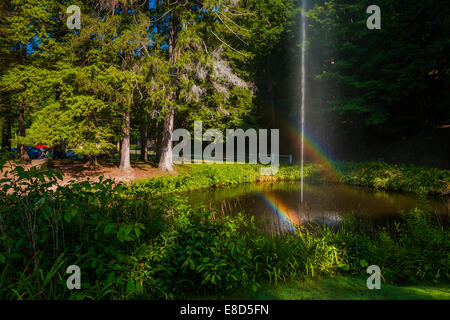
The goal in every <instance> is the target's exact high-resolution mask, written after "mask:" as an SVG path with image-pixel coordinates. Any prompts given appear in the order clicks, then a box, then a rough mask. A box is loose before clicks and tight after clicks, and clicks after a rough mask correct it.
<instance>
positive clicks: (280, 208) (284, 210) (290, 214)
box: [259, 191, 303, 231]
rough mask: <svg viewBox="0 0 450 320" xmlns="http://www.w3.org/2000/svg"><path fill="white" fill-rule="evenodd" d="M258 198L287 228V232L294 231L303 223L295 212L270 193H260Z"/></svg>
mask: <svg viewBox="0 0 450 320" xmlns="http://www.w3.org/2000/svg"><path fill="white" fill-rule="evenodd" d="M259 197H260V198H261V199H262V200H263V201H264V203H265V204H266V205H267V206H268V207H269V208H270V209H271V210H272V211H273V212H274V213H275V214H276V215H277V216H278V217H279V218H280V220H281V221H283V222H285V224H286V225H287V226H288V228H289V231H294V230H295V229H296V228H297V227H298V226H301V225H302V224H303V222H302V221H301V220H300V218H299V215H298V213H297V212H295V210H293V209H292V208H290V207H288V206H287V205H286V204H284V202H283V200H282V199H280V198H279V197H277V196H276V195H275V194H273V193H271V192H267V191H266V192H261V193H260V194H259Z"/></svg>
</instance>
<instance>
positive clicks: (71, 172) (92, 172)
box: [1, 159, 178, 185]
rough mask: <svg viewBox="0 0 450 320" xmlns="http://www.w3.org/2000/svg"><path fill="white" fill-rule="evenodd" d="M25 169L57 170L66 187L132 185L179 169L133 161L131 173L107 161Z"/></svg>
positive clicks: (48, 162)
mask: <svg viewBox="0 0 450 320" xmlns="http://www.w3.org/2000/svg"><path fill="white" fill-rule="evenodd" d="M15 166H16V163H15V162H8V163H7V164H6V165H5V167H4V168H3V170H1V172H4V171H9V170H11V169H12V168H14V167H15ZM21 166H22V167H24V168H25V169H30V168H31V167H33V166H35V167H38V168H40V167H44V166H45V167H47V168H48V169H53V170H57V171H59V172H62V173H63V179H62V180H60V181H59V185H66V184H68V183H69V182H70V181H76V182H82V181H86V180H90V181H98V180H99V178H100V177H103V179H111V180H114V181H116V182H124V183H130V182H132V181H135V180H140V179H144V178H152V177H161V176H168V175H177V174H178V170H177V169H178V168H177V167H175V171H174V172H173V173H165V172H161V171H160V170H158V166H157V165H156V164H154V163H153V162H145V163H144V162H142V161H132V163H131V166H132V169H131V170H129V171H122V170H119V164H118V163H115V162H112V161H106V162H99V164H98V165H97V166H95V167H94V166H89V165H88V164H87V163H85V162H83V161H80V160H51V159H42V160H32V161H31V163H29V164H25V165H24V164H21Z"/></svg>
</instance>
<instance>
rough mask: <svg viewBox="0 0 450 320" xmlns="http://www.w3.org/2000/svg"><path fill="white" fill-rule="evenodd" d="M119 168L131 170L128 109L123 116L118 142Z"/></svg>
mask: <svg viewBox="0 0 450 320" xmlns="http://www.w3.org/2000/svg"><path fill="white" fill-rule="evenodd" d="M119 169H120V170H123V171H126V170H131V164H130V110H129V109H128V108H127V110H126V111H125V113H124V116H123V125H122V142H121V144H120V165H119Z"/></svg>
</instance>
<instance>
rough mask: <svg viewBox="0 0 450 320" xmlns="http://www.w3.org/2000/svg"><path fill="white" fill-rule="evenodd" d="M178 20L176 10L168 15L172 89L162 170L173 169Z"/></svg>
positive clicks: (162, 142) (161, 161)
mask: <svg viewBox="0 0 450 320" xmlns="http://www.w3.org/2000/svg"><path fill="white" fill-rule="evenodd" d="M179 26H180V21H179V18H178V15H177V13H176V12H173V13H172V14H171V15H170V20H169V62H170V64H171V66H172V68H171V70H170V73H171V76H172V77H171V79H172V84H171V85H172V91H171V92H170V96H169V100H170V101H171V105H170V106H169V107H168V113H167V115H166V118H165V120H164V127H163V131H162V139H161V158H160V160H159V169H160V170H162V171H169V172H170V171H173V160H172V133H173V121H174V116H175V110H174V107H173V106H174V105H175V101H176V98H177V94H176V87H177V84H178V72H177V70H176V68H175V62H176V61H177V58H178V52H177V49H176V42H177V37H178V31H179V30H178V29H179Z"/></svg>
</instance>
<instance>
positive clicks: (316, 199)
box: [188, 182, 450, 233]
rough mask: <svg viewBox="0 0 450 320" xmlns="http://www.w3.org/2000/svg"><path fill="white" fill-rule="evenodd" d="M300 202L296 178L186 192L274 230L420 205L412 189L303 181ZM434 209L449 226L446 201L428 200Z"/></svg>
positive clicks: (377, 217)
mask: <svg viewBox="0 0 450 320" xmlns="http://www.w3.org/2000/svg"><path fill="white" fill-rule="evenodd" d="M303 191H304V202H303V203H301V201H300V195H301V193H300V183H299V182H277V183H271V184H268V183H262V184H261V183H260V184H244V185H239V186H236V187H229V188H216V189H208V190H201V191H194V192H190V193H188V199H189V202H190V204H191V205H204V206H206V207H208V208H211V209H215V210H216V211H217V212H218V213H220V214H224V215H229V216H236V215H237V214H238V213H240V212H242V213H245V214H246V215H248V216H254V217H255V220H256V221H263V222H264V223H265V224H266V226H267V227H269V228H270V230H271V231H272V232H275V233H280V232H285V231H289V230H293V228H294V226H296V225H305V224H311V223H313V224H314V223H319V224H323V223H325V224H327V225H330V226H333V225H339V223H340V222H341V221H342V218H343V216H344V215H353V216H355V217H356V218H357V219H361V220H368V221H370V222H371V223H373V224H384V223H386V222H387V221H392V220H393V219H397V218H399V217H400V214H401V211H409V210H411V209H414V208H415V207H417V206H420V205H421V201H420V199H419V198H418V197H417V196H416V195H415V194H411V193H393V192H385V191H377V190H371V189H365V188H361V187H355V186H348V185H343V184H318V185H316V184H306V183H305V185H304V190H303ZM428 203H429V205H430V206H431V209H432V212H433V213H434V214H435V215H437V216H438V217H439V219H440V220H441V221H442V222H443V223H444V224H447V222H448V220H449V219H448V218H449V212H450V209H449V202H448V200H447V201H444V200H442V199H438V198H436V199H432V200H429V202H428Z"/></svg>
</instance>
